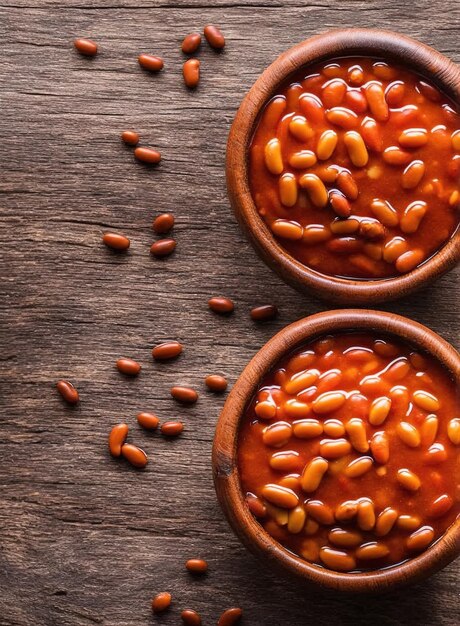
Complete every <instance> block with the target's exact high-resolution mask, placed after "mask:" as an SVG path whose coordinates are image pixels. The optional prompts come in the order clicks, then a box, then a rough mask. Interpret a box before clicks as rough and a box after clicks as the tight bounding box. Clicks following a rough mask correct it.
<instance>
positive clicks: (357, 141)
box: [343, 130, 369, 167]
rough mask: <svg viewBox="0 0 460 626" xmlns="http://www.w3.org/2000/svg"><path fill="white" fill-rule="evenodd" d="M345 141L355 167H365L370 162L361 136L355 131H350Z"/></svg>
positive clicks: (346, 134) (345, 136)
mask: <svg viewBox="0 0 460 626" xmlns="http://www.w3.org/2000/svg"><path fill="white" fill-rule="evenodd" d="M343 141H344V143H345V146H346V148H347V150H348V156H349V157H350V160H351V162H352V163H353V165H354V166H355V167H364V166H365V165H366V164H367V162H368V160H369V154H368V152H367V148H366V145H365V143H364V140H363V138H362V137H361V135H360V134H359V133H358V132H356V131H355V130H350V131H348V132H346V133H345V135H344V137H343Z"/></svg>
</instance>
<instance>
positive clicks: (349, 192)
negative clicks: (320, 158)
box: [337, 170, 359, 200]
mask: <svg viewBox="0 0 460 626" xmlns="http://www.w3.org/2000/svg"><path fill="white" fill-rule="evenodd" d="M337 186H338V188H339V189H340V191H341V192H342V193H344V194H345V195H346V197H347V198H349V199H350V200H356V198H357V197H358V194H359V191H358V185H357V184H356V181H355V179H354V178H353V176H352V175H351V174H350V172H347V171H346V170H342V171H341V172H340V174H339V175H338V176H337Z"/></svg>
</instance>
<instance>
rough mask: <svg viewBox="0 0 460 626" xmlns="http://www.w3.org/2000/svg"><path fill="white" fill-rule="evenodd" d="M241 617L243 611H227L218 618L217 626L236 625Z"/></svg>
mask: <svg viewBox="0 0 460 626" xmlns="http://www.w3.org/2000/svg"><path fill="white" fill-rule="evenodd" d="M242 615H243V611H242V610H241V609H240V608H237V607H234V608H231V609H227V610H226V611H224V612H223V613H222V615H221V616H220V617H219V621H218V622H217V626H233V624H236V623H237V622H238V621H239V620H240V619H241V616H242Z"/></svg>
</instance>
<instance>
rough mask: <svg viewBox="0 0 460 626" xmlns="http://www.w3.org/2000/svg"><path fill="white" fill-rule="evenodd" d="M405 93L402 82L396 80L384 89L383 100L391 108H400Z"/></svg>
mask: <svg viewBox="0 0 460 626" xmlns="http://www.w3.org/2000/svg"><path fill="white" fill-rule="evenodd" d="M405 91H406V88H405V86H404V83H403V82H402V81H400V80H397V81H395V82H393V83H390V84H389V85H388V87H387V88H386V89H385V100H386V101H387V103H388V106H390V107H392V108H396V107H398V106H400V105H401V103H402V101H403V99H404V94H405Z"/></svg>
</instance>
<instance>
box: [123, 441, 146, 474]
mask: <svg viewBox="0 0 460 626" xmlns="http://www.w3.org/2000/svg"><path fill="white" fill-rule="evenodd" d="M121 454H122V456H123V457H124V458H125V459H126V460H127V461H129V462H130V463H131V465H133V466H134V467H137V468H140V469H142V468H144V467H145V466H146V465H147V463H148V458H147V455H146V454H145V452H144V451H143V450H142V449H141V448H138V447H137V446H133V445H132V444H131V443H124V444H123V445H122V446H121Z"/></svg>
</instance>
